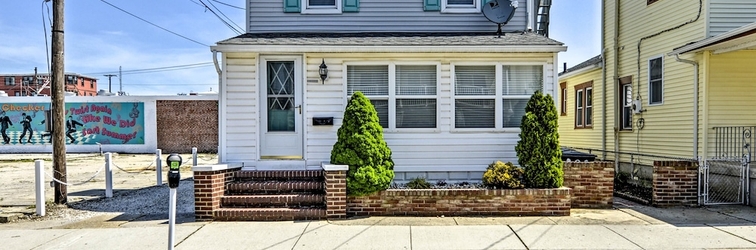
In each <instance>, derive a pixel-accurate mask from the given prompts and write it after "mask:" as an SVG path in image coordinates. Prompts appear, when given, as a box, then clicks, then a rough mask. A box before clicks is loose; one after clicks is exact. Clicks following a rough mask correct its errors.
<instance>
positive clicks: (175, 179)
mask: <svg viewBox="0 0 756 250" xmlns="http://www.w3.org/2000/svg"><path fill="white" fill-rule="evenodd" d="M165 163H167V164H168V187H169V188H170V189H171V193H170V198H169V199H170V202H169V204H168V207H169V208H168V210H169V211H168V249H173V246H174V244H173V243H174V240H175V239H176V235H175V233H174V232H175V228H176V190H177V189H178V186H179V181H180V180H181V173H180V171H179V170H180V169H181V156H180V155H178V154H176V153H171V154H170V155H168V158H166V159H165Z"/></svg>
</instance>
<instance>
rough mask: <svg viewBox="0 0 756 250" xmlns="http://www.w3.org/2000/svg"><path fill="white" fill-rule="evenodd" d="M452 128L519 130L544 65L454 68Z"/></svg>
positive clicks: (464, 66)
mask: <svg viewBox="0 0 756 250" xmlns="http://www.w3.org/2000/svg"><path fill="white" fill-rule="evenodd" d="M452 71H453V72H452V75H453V77H454V79H453V83H454V102H453V105H454V128H455V129H503V128H519V127H520V123H521V122H522V117H523V116H524V115H525V106H526V105H527V103H528V100H529V99H530V96H531V95H532V94H533V93H535V91H537V90H542V89H543V65H501V64H496V65H453V66H452Z"/></svg>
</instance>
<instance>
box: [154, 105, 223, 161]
mask: <svg viewBox="0 0 756 250" xmlns="http://www.w3.org/2000/svg"><path fill="white" fill-rule="evenodd" d="M156 106H157V111H156V112H157V114H156V116H157V146H158V148H159V149H162V150H163V153H191V152H192V147H197V151H198V152H200V153H217V152H218V101H216V100H158V101H157V104H156Z"/></svg>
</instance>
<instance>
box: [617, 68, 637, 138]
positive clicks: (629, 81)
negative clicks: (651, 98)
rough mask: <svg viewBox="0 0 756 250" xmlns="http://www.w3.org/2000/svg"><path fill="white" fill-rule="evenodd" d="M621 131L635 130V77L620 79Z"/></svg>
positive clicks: (618, 99)
mask: <svg viewBox="0 0 756 250" xmlns="http://www.w3.org/2000/svg"><path fill="white" fill-rule="evenodd" d="M619 89H620V91H619V94H618V98H617V101H618V102H619V106H620V107H621V108H620V119H621V120H620V130H628V131H631V130H633V77H632V76H625V77H622V78H620V79H619Z"/></svg>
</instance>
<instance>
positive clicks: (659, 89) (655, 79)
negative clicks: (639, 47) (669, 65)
mask: <svg viewBox="0 0 756 250" xmlns="http://www.w3.org/2000/svg"><path fill="white" fill-rule="evenodd" d="M663 67H664V61H663V60H662V58H661V57H657V58H653V59H651V60H648V104H662V103H663V102H664V81H663V74H664V73H663V71H664V68H663Z"/></svg>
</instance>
